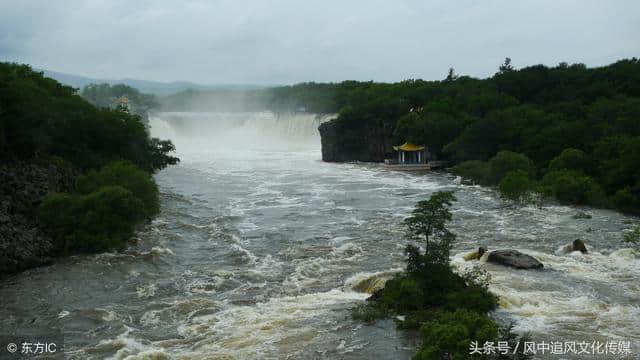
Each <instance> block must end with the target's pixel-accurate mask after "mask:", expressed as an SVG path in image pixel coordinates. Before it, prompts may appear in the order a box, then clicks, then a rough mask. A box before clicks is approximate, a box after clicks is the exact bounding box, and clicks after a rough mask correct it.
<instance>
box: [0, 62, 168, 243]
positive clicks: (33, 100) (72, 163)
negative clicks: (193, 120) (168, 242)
mask: <svg viewBox="0 0 640 360" xmlns="http://www.w3.org/2000/svg"><path fill="white" fill-rule="evenodd" d="M99 105H103V104H99ZM104 105H106V104H104ZM173 150H174V146H173V144H172V143H171V142H170V141H168V140H160V139H157V138H152V137H150V135H149V131H148V129H147V128H146V126H145V124H144V123H143V121H142V119H141V117H140V116H139V115H137V114H134V113H132V112H129V110H128V109H127V108H126V107H123V106H120V107H116V108H110V107H107V106H105V107H96V106H94V105H92V104H91V103H89V102H88V101H86V100H85V99H83V98H82V97H81V96H79V95H78V94H77V93H76V89H73V88H71V87H69V86H64V85H62V84H60V83H58V82H57V81H55V80H53V79H50V78H46V77H44V76H43V74H42V73H41V72H36V71H33V70H32V69H31V68H30V67H29V66H27V65H19V64H13V63H0V159H1V161H2V164H3V166H8V169H9V170H7V168H5V169H4V170H7V171H10V168H11V164H14V163H34V164H55V165H56V167H57V168H58V169H59V170H65V173H68V174H74V175H73V179H72V183H73V186H71V188H70V189H68V192H62V193H49V194H45V195H46V196H45V197H44V199H43V200H42V202H41V204H39V205H38V204H36V205H38V206H39V208H38V209H37V211H36V213H37V215H38V216H39V217H40V220H41V221H42V223H43V224H45V225H46V227H47V230H48V232H49V233H50V234H51V236H52V237H53V241H54V245H55V246H54V250H55V251H57V252H58V253H60V254H66V253H74V252H95V251H104V250H109V249H113V248H121V247H124V245H125V244H126V242H127V241H128V240H129V239H130V238H131V236H132V234H133V231H134V229H135V227H136V226H137V225H139V224H141V223H143V222H144V221H145V220H147V219H150V218H151V217H152V216H154V215H155V214H156V213H157V212H158V211H159V199H158V190H157V186H156V184H155V182H154V180H153V178H152V176H151V174H153V173H154V172H155V171H158V170H160V169H162V168H164V167H166V166H168V165H171V164H176V163H177V162H178V159H177V158H176V157H174V156H172V155H171V152H172V151H173Z"/></svg>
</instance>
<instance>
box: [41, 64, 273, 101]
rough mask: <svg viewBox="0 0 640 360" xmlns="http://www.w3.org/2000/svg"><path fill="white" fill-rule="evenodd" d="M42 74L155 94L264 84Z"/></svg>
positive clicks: (75, 83)
mask: <svg viewBox="0 0 640 360" xmlns="http://www.w3.org/2000/svg"><path fill="white" fill-rule="evenodd" d="M38 71H43V72H44V75H45V76H47V77H50V78H53V79H55V80H58V81H59V82H61V83H63V84H65V85H69V86H72V87H74V88H83V87H84V86H86V85H89V84H103V83H104V84H111V85H113V84H125V85H128V86H131V87H134V88H136V89H138V90H140V92H143V93H148V94H155V95H161V96H162V95H170V94H175V93H178V92H181V91H184V90H187V89H193V90H251V89H261V88H264V87H265V86H260V85H225V84H222V85H202V84H196V83H192V82H188V81H175V82H160V81H148V80H137V79H120V80H114V79H94V78H89V77H85V76H79V75H73V74H65V73H60V72H56V71H50V70H42V69H39V70H38Z"/></svg>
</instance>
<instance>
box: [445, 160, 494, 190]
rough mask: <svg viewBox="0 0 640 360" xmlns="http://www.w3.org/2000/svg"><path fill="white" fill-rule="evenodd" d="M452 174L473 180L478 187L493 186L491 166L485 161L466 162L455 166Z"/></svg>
mask: <svg viewBox="0 0 640 360" xmlns="http://www.w3.org/2000/svg"><path fill="white" fill-rule="evenodd" d="M451 172H452V173H454V174H456V175H458V176H462V177H463V178H466V179H471V180H472V181H473V182H474V183H476V184H478V185H491V184H490V181H489V178H490V177H489V165H488V164H487V163H486V162H484V161H480V160H469V161H465V162H462V163H460V164H458V165H456V166H454V167H453V168H452V169H451Z"/></svg>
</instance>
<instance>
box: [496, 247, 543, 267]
mask: <svg viewBox="0 0 640 360" xmlns="http://www.w3.org/2000/svg"><path fill="white" fill-rule="evenodd" d="M487 262H490V263H494V264H498V265H503V266H508V267H512V268H516V269H541V268H543V267H544V265H542V263H541V262H540V261H538V260H536V259H535V258H534V257H533V256H530V255H527V254H523V253H521V252H519V251H517V250H493V251H491V252H489V254H488V257H487Z"/></svg>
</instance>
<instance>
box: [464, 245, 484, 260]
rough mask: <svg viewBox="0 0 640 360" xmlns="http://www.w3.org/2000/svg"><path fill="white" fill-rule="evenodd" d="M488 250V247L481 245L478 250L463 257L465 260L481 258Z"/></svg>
mask: <svg viewBox="0 0 640 360" xmlns="http://www.w3.org/2000/svg"><path fill="white" fill-rule="evenodd" d="M486 252H487V249H486V248H485V247H483V246H480V247H479V248H478V250H477V251H474V252H470V253H468V254H467V255H465V256H463V259H464V261H471V260H480V258H481V257H482V255H484V253H486Z"/></svg>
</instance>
